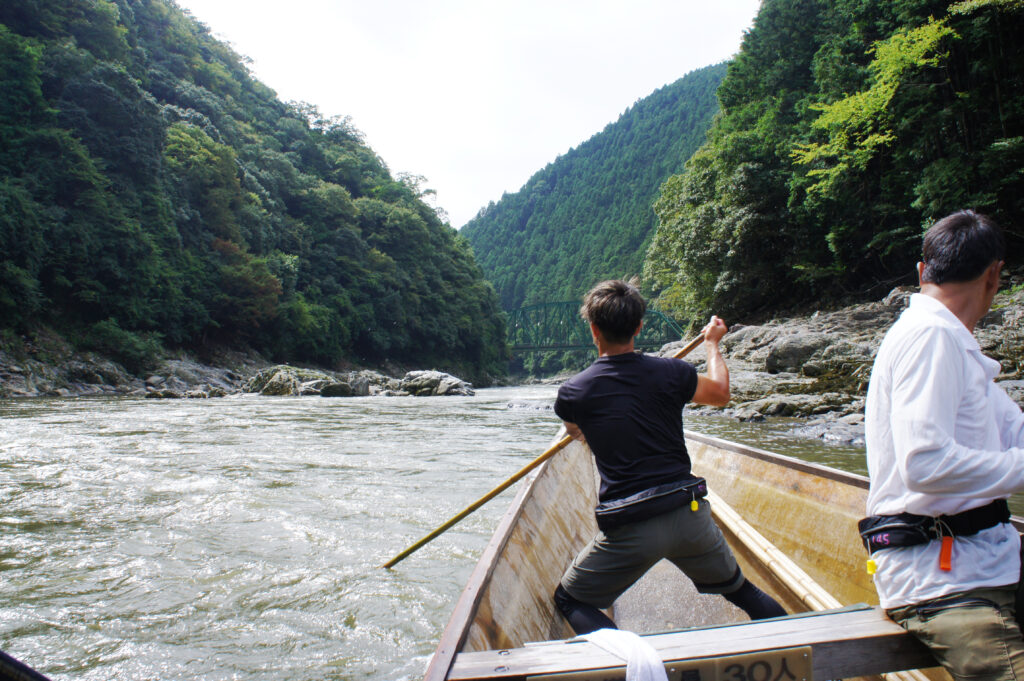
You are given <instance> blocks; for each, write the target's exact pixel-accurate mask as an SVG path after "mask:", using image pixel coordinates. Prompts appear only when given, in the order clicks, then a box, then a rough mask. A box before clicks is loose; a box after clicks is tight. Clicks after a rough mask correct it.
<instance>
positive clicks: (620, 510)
mask: <svg viewBox="0 0 1024 681" xmlns="http://www.w3.org/2000/svg"><path fill="white" fill-rule="evenodd" d="M707 495H708V483H707V482H706V481H705V480H704V478H690V479H688V480H682V481H679V482H670V483H667V484H665V485H658V486H657V487H651V488H650V489H645V490H643V491H642V492H637V493H636V494H631V495H630V496H628V497H624V498H622V499H611V500H609V501H602V502H601V503H600V504H598V505H597V508H595V509H594V514H595V515H596V516H597V526H598V527H599V528H601V530H609V529H611V528H613V527H618V526H620V525H625V524H626V523H635V522H637V521H640V520H646V519H648V518H653V517H654V516H656V515H661V514H662V513H666V512H668V511H671V510H673V509H676V508H679V507H680V506H682V505H683V504H687V503H690V502H693V501H696V500H697V499H703V498H704V497H706V496H707Z"/></svg>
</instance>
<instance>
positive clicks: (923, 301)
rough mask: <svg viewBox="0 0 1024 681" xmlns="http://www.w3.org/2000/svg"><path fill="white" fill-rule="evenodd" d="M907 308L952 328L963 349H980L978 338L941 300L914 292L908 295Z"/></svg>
mask: <svg viewBox="0 0 1024 681" xmlns="http://www.w3.org/2000/svg"><path fill="white" fill-rule="evenodd" d="M909 309H911V310H913V311H914V313H915V314H925V315H929V316H931V317H935V318H938V319H939V320H941V321H942V325H943V326H945V327H948V328H950V329H952V330H953V332H954V333H955V334H956V336H957V338H958V339H959V340H960V342H961V343H962V344H963V346H964V348H965V349H967V350H978V351H980V350H981V346H980V345H978V339H977V338H975V337H974V334H972V333H971V332H970V331H968V330H967V327H966V326H964V323H963V322H962V321H960V320H959V319H958V318H957V316H956V315H955V314H953V313H952V312H950V310H949V308H948V307H946V306H945V305H943V304H942V302H941V301H939V300H936V299H935V298H932V297H931V296H926V295H925V294H923V293H915V294H913V295H911V296H910V308H909Z"/></svg>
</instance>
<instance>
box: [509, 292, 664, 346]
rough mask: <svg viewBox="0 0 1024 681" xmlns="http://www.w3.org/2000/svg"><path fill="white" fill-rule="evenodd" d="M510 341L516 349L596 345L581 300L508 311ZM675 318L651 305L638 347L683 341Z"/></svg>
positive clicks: (638, 340) (645, 317)
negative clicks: (667, 315)
mask: <svg viewBox="0 0 1024 681" xmlns="http://www.w3.org/2000/svg"><path fill="white" fill-rule="evenodd" d="M507 314H508V344H509V347H511V349H512V351H513V352H526V351H530V350H570V349H576V348H593V347H594V340H593V338H592V337H591V335H590V326H589V325H588V324H587V323H586V322H585V321H583V320H582V319H581V318H580V304H579V302H578V301H577V302H565V303H539V304H537V305H529V306H527V307H521V308H519V309H518V310H512V311H511V312H508V313H507ZM682 337H683V330H682V329H681V328H679V325H678V324H676V323H675V322H674V321H672V320H671V319H669V318H668V317H666V316H665V315H663V314H662V313H660V312H658V311H657V310H651V309H650V308H648V310H647V313H646V314H645V315H644V328H643V329H642V330H641V331H640V335H639V336H638V337H637V339H636V343H635V345H636V347H638V348H657V347H661V346H662V345H664V344H665V343H671V342H672V341H677V340H682Z"/></svg>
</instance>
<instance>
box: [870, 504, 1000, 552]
mask: <svg viewBox="0 0 1024 681" xmlns="http://www.w3.org/2000/svg"><path fill="white" fill-rule="evenodd" d="M1009 521H1010V507H1009V505H1008V504H1007V503H1006V500H1005V499H996V500H995V501H993V502H992V503H991V504H986V505H985V506H979V507H978V508H972V509H971V510H969V511H963V512H962V513H954V514H953V515H940V516H938V517H937V518H933V517H931V516H926V515H915V514H913V513H900V514H898V515H873V516H869V517H867V518H864V519H863V520H861V521H860V522H858V523H857V529H858V530H860V537H861V539H862V540H863V541H864V547H865V548H866V549H867V550H868V553H874V552H875V551H880V550H882V549H893V548H899V547H903V546H917V545H918V544H927V543H928V542H930V541H933V540H935V539H939V538H941V537H964V536H967V535H971V534H977V533H978V532H981V531H982V530H987V529H988V528H990V527H995V526H996V525H999V524H1002V523H1006V522H1009Z"/></svg>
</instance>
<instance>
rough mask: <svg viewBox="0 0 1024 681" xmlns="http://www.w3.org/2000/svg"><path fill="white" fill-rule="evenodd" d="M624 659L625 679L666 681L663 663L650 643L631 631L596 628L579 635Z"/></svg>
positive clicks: (631, 680)
mask: <svg viewBox="0 0 1024 681" xmlns="http://www.w3.org/2000/svg"><path fill="white" fill-rule="evenodd" d="M581 638H584V639H586V640H588V641H590V642H591V643H593V644H594V645H596V646H597V647H598V648H601V649H602V650H605V651H607V652H609V653H611V654H612V655H615V656H616V657H618V658H620V659H623V660H625V661H626V681H668V675H667V674H666V673H665V663H664V662H663V661H662V659H661V655H659V654H658V651H657V650H655V649H654V648H653V647H652V646H651V644H650V643H648V642H647V641H645V640H643V639H642V638H641V637H639V636H637V635H636V634H634V633H633V632H631V631H623V630H622V629H598V630H597V631H592V632H590V633H589V634H584V635H583V636H581Z"/></svg>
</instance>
